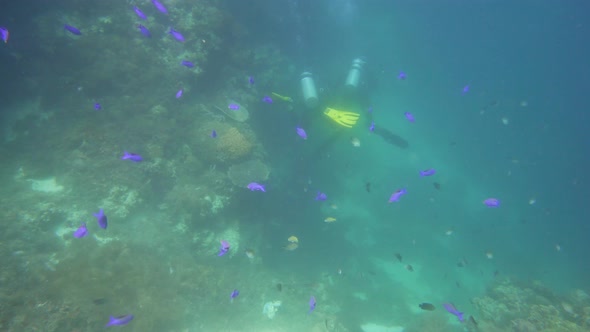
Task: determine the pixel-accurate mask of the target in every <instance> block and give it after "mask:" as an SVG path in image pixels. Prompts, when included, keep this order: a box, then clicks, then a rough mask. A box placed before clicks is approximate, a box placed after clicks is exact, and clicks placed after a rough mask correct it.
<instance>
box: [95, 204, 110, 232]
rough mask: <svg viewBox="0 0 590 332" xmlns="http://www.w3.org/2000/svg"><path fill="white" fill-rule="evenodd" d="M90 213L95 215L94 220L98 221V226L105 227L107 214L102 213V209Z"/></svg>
mask: <svg viewBox="0 0 590 332" xmlns="http://www.w3.org/2000/svg"><path fill="white" fill-rule="evenodd" d="M92 215H93V216H95V217H96V221H97V222H98V226H100V228H103V229H107V225H108V223H107V216H106V215H105V214H104V210H103V209H100V210H98V213H94V214H92Z"/></svg>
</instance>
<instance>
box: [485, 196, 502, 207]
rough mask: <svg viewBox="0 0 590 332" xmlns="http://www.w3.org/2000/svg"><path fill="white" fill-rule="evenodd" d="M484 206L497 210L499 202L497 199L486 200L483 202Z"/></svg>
mask: <svg viewBox="0 0 590 332" xmlns="http://www.w3.org/2000/svg"><path fill="white" fill-rule="evenodd" d="M483 203H484V204H485V205H487V206H488V207H491V208H497V207H499V206H500V200H499V199H497V198H488V199H485V200H484V201H483Z"/></svg>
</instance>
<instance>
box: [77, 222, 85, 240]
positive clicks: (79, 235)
mask: <svg viewBox="0 0 590 332" xmlns="http://www.w3.org/2000/svg"><path fill="white" fill-rule="evenodd" d="M86 234H88V229H87V228H86V223H85V222H83V223H82V224H81V225H80V227H78V229H77V230H76V231H75V232H74V237H75V238H78V239H80V238H83V237H85V236H86Z"/></svg>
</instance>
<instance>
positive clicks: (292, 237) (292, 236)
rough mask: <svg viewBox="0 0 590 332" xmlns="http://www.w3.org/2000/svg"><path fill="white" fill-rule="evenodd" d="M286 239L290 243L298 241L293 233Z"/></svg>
mask: <svg viewBox="0 0 590 332" xmlns="http://www.w3.org/2000/svg"><path fill="white" fill-rule="evenodd" d="M287 241H289V242H291V243H299V239H298V238H297V236H295V235H291V236H289V238H288V239H287Z"/></svg>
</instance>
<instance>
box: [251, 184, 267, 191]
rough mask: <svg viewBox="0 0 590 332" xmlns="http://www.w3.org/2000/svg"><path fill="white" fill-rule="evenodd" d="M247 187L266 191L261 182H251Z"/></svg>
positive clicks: (252, 189)
mask: <svg viewBox="0 0 590 332" xmlns="http://www.w3.org/2000/svg"><path fill="white" fill-rule="evenodd" d="M247 187H248V189H250V191H262V192H266V189H265V188H264V186H263V185H261V184H260V183H256V182H251V183H249V184H248V186H247Z"/></svg>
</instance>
